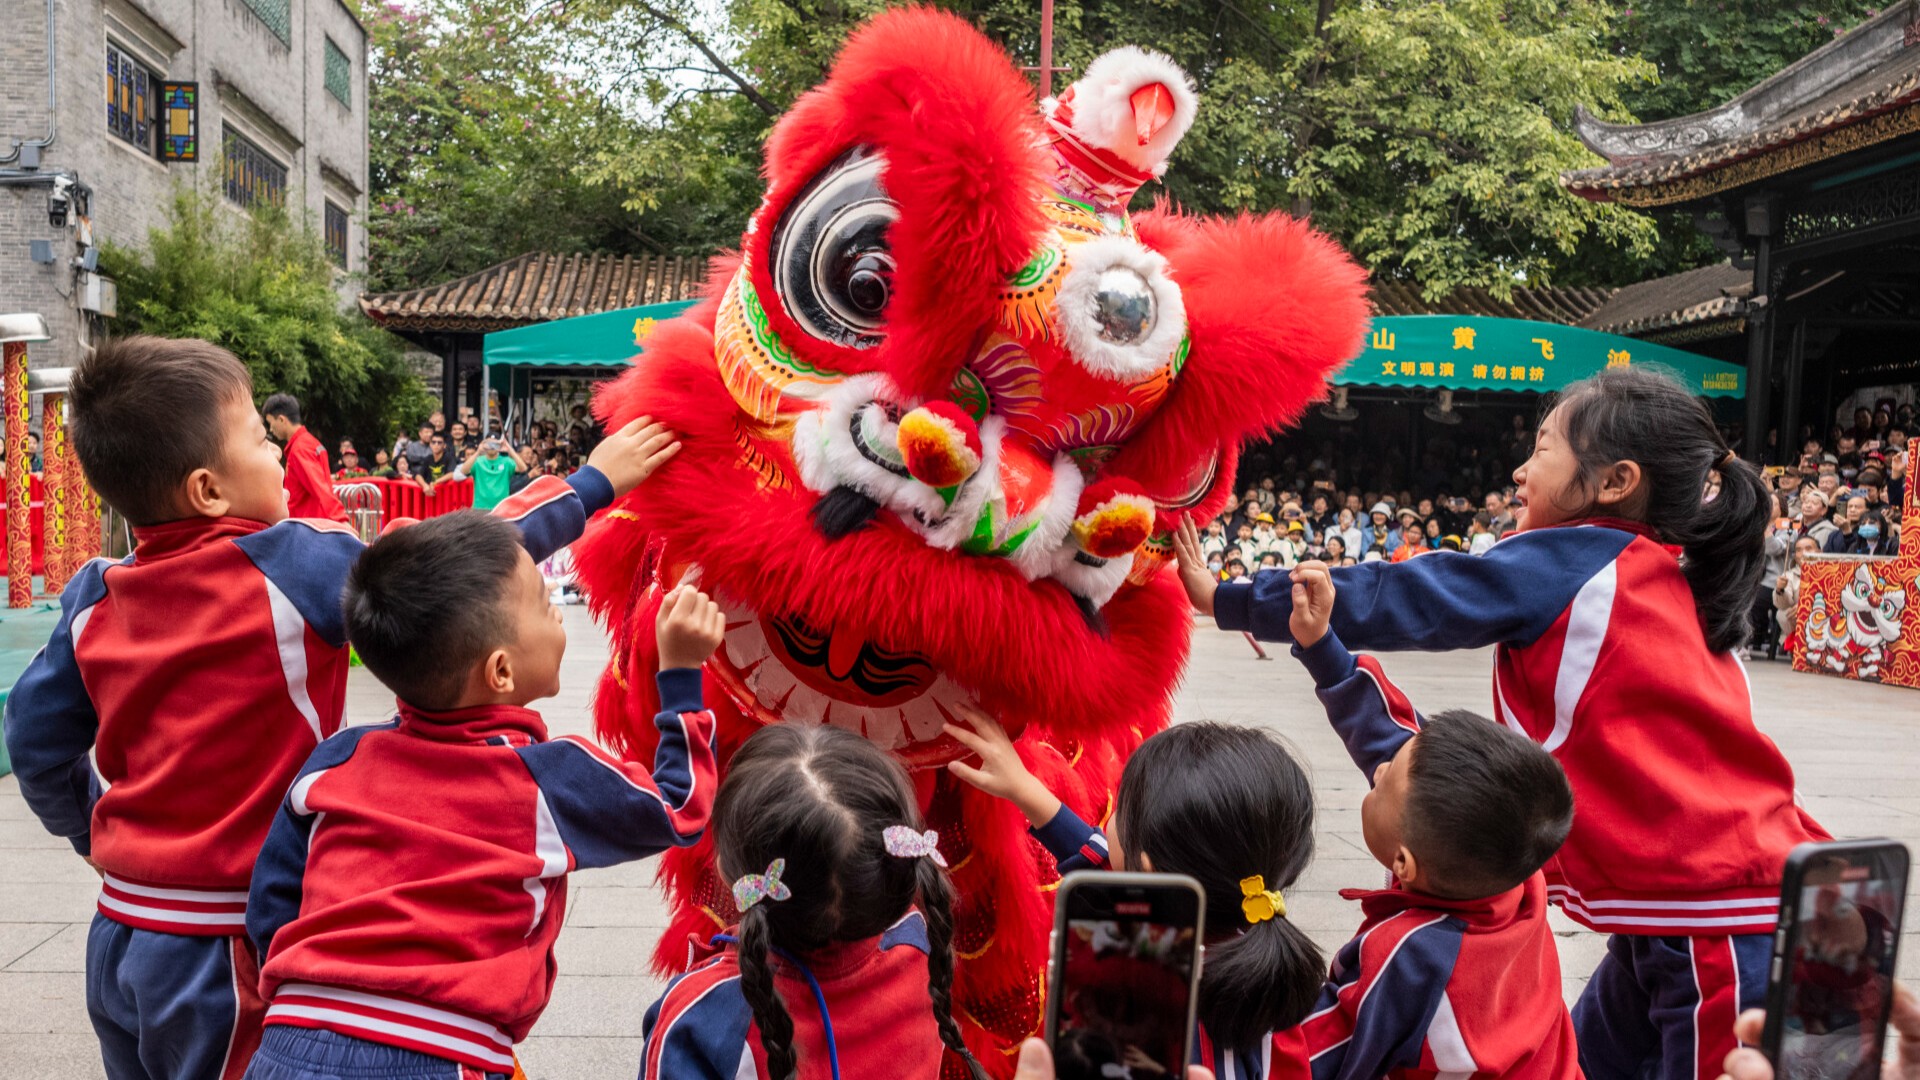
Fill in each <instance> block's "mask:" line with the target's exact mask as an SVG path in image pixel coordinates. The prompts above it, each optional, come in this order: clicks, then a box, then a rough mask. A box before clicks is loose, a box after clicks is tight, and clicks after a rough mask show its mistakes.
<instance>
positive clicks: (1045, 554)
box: [996, 454, 1087, 581]
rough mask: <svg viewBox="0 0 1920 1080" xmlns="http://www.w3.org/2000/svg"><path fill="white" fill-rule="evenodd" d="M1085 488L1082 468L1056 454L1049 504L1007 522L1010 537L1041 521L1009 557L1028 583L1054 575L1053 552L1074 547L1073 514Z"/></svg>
mask: <svg viewBox="0 0 1920 1080" xmlns="http://www.w3.org/2000/svg"><path fill="white" fill-rule="evenodd" d="M996 475H997V474H996ZM1086 485H1087V482H1086V480H1085V479H1084V478H1083V477H1082V476H1081V475H1080V466H1078V465H1075V464H1074V463H1073V459H1072V458H1070V457H1068V456H1067V455H1065V454H1056V455H1054V458H1053V488H1052V490H1050V491H1048V492H1047V501H1046V504H1045V505H1043V506H1040V507H1037V508H1036V509H1035V511H1034V512H1030V513H1027V514H1024V515H1022V516H1021V517H1020V518H1018V519H1016V520H1012V521H1008V522H1007V528H1006V534H1007V535H1008V536H1011V535H1013V534H1014V533H1016V532H1018V531H1020V528H1021V527H1022V526H1024V525H1025V524H1026V523H1027V522H1029V521H1032V520H1033V519H1034V517H1035V516H1036V515H1037V516H1038V517H1039V519H1040V523H1039V525H1037V526H1036V527H1035V528H1034V530H1033V532H1032V534H1031V535H1029V536H1028V537H1027V539H1026V540H1025V542H1023V543H1022V544H1021V545H1020V546H1019V547H1018V548H1016V549H1014V552H1013V554H1012V555H1011V556H1009V559H1010V561H1012V563H1013V565H1014V566H1015V567H1016V568H1017V569H1019V571H1020V572H1021V573H1022V574H1024V575H1026V578H1027V580H1028V581H1038V580H1039V579H1041V578H1043V577H1046V576H1047V575H1048V574H1051V573H1052V572H1053V567H1054V555H1053V553H1054V552H1055V551H1056V550H1058V549H1059V547H1060V545H1062V544H1066V545H1069V546H1071V545H1072V544H1073V537H1072V536H1071V535H1069V532H1070V530H1071V529H1072V528H1073V512H1074V510H1076V509H1077V508H1078V507H1079V505H1080V492H1081V491H1082V490H1083V489H1084V488H1085V487H1086ZM996 539H1000V538H998V537H996Z"/></svg>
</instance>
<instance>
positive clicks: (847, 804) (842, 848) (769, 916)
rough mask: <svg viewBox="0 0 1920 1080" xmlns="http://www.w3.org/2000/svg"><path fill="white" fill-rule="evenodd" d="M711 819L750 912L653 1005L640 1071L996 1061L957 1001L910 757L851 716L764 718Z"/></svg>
mask: <svg viewBox="0 0 1920 1080" xmlns="http://www.w3.org/2000/svg"><path fill="white" fill-rule="evenodd" d="M713 836H714V846H715V854H716V859H717V861H718V865H719V869H720V873H721V875H722V876H723V877H724V878H725V879H727V880H730V881H732V882H733V898H734V904H735V906H736V907H737V908H739V909H740V911H741V916H740V921H739V923H738V924H737V925H735V926H734V927H731V928H729V929H728V930H727V931H726V932H724V933H721V934H716V935H714V936H713V937H712V938H711V939H710V940H709V941H708V942H707V943H706V946H705V948H707V949H711V950H713V953H712V955H711V956H709V957H708V958H706V959H704V960H699V961H697V962H696V963H695V964H694V965H693V966H692V967H691V969H690V970H689V971H687V972H686V973H685V974H683V975H680V976H678V977H677V978H675V979H674V980H673V982H671V983H669V984H668V986H667V990H666V993H665V994H664V995H663V996H662V997H661V999H660V1000H659V1001H657V1002H655V1003H654V1005H653V1006H652V1007H651V1008H650V1009H648V1010H647V1015H646V1019H645V1022H644V1031H645V1034H646V1057H645V1061H644V1063H643V1065H642V1067H641V1070H640V1075H641V1080H662V1078H664V1080H698V1078H714V1080H720V1078H728V1080H731V1078H733V1077H737V1076H755V1077H760V1078H762V1080H787V1078H799V1080H842V1078H843V1077H844V1078H848V1080H852V1078H860V1077H881V1076H884V1077H898V1078H901V1080H934V1078H935V1077H938V1076H940V1075H941V1072H942V1063H943V1059H945V1060H946V1061H948V1062H950V1063H952V1064H953V1065H956V1066H959V1067H960V1068H961V1069H962V1070H964V1072H965V1073H966V1074H969V1075H971V1076H973V1077H974V1078H976V1080H979V1078H981V1077H984V1075H985V1074H984V1073H983V1072H982V1071H981V1069H980V1066H979V1064H978V1062H976V1061H975V1060H974V1058H973V1056H972V1054H971V1053H970V1052H969V1051H968V1049H967V1047H966V1044H965V1043H964V1042H962V1040H961V1035H960V1027H959V1025H958V1024H957V1023H955V1022H954V1018H953V1007H952V1001H951V994H952V988H953V886H952V885H951V883H950V882H949V881H948V879H947V873H946V860H945V859H944V858H942V857H941V855H940V850H939V837H938V836H937V835H936V834H935V833H933V832H932V831H930V830H927V829H926V827H925V823H924V822H923V821H922V820H921V817H920V812H919V809H918V804H917V802H916V800H915V798H914V794H913V787H912V785H911V783H910V782H909V780H908V779H907V774H906V772H905V770H904V769H902V768H901V766H900V765H899V764H898V763H897V762H895V761H894V760H893V759H892V758H891V757H889V756H887V754H886V753H885V752H883V751H881V750H880V749H878V748H877V747H875V746H874V745H873V744H872V743H871V742H868V741H867V740H866V739H863V738H861V737H860V736H858V735H855V734H852V733H851V732H847V731H843V730H841V729H839V728H835V727H830V726H825V725H821V726H808V725H800V724H774V725H770V726H768V727H764V728H762V729H760V730H759V731H757V732H755V733H754V734H753V736H752V737H751V738H749V739H747V741H746V742H745V743H743V744H742V745H741V747H740V749H739V751H738V752H737V753H735V754H734V756H733V760H732V762H731V763H730V765H729V771H728V773H727V777H726V780H725V781H724V782H722V783H721V785H720V790H719V793H718V794H717V796H716V797H715V802H714V817H713ZM699 949H700V947H699V946H696V950H699ZM929 1006H931V1007H929ZM949 1055H952V1056H949ZM949 1075H952V1073H951V1071H950V1072H949Z"/></svg>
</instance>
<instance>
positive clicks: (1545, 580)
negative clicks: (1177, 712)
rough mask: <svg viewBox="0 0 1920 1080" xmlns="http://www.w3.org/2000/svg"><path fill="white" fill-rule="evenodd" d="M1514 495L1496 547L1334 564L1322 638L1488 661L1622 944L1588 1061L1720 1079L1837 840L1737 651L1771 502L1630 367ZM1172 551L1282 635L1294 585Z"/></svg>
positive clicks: (1190, 539)
mask: <svg viewBox="0 0 1920 1080" xmlns="http://www.w3.org/2000/svg"><path fill="white" fill-rule="evenodd" d="M1514 481H1515V483H1516V484H1518V485H1519V492H1518V496H1517V500H1518V502H1519V504H1520V506H1521V522H1520V524H1521V530H1522V531H1520V532H1518V533H1516V534H1514V535H1512V536H1509V537H1508V538H1507V539H1505V540H1502V541H1501V542H1500V543H1498V544H1496V545H1495V546H1494V547H1493V548H1492V550H1490V551H1488V552H1487V553H1486V554H1484V555H1466V554H1460V553H1453V552H1440V553H1437V554H1434V555H1429V556H1426V557H1424V558H1419V559H1415V560H1413V561H1412V562H1409V563H1402V564H1397V565H1387V564H1363V565H1360V566H1353V567H1342V568H1340V569H1337V570H1334V571H1333V580H1334V583H1335V584H1336V585H1337V586H1338V587H1339V590H1340V601H1339V604H1338V606H1337V607H1336V608H1335V610H1334V612H1333V623H1332V625H1333V628H1334V629H1335V630H1336V631H1337V632H1338V633H1339V635H1340V637H1341V638H1342V639H1344V640H1345V641H1346V642H1347V643H1348V644H1349V645H1353V646H1357V647H1362V648H1371V649H1435V650H1437V649H1461V648H1476V647H1480V646H1485V645H1494V646H1495V652H1494V678H1493V691H1494V694H1493V696H1494V710H1495V712H1494V715H1495V717H1496V718H1497V719H1499V720H1500V721H1502V722H1503V723H1505V724H1506V725H1507V726H1508V727H1510V728H1512V729H1513V730H1515V731H1518V732H1521V733H1523V734H1525V735H1527V736H1529V737H1531V738H1532V739H1534V740H1535V741H1537V742H1539V743H1540V744H1541V745H1542V746H1544V747H1545V748H1546V749H1547V750H1548V751H1549V752H1551V753H1552V754H1553V755H1554V757H1555V758H1557V759H1558V760H1559V761H1560V763H1561V765H1562V766H1564V767H1565V769H1566V771H1567V778H1568V780H1569V781H1570V782H1571V783H1572V784H1573V791H1574V796H1575V798H1576V799H1577V800H1578V804H1579V814H1578V815H1577V816H1576V817H1575V819H1574V823H1573V830H1572V832H1571V833H1569V834H1568V837H1567V842H1566V844H1565V845H1564V846H1563V847H1562V849H1561V851H1560V854H1559V855H1558V856H1556V857H1555V859H1554V860H1553V862H1551V863H1549V864H1548V866H1547V885H1548V893H1549V895H1550V896H1551V897H1552V898H1553V900H1554V901H1555V902H1556V903H1558V904H1560V905H1561V906H1562V908H1563V909H1564V910H1565V911H1566V913H1567V914H1568V915H1569V916H1571V917H1572V918H1573V919H1574V920H1575V921H1577V922H1580V923H1582V924H1583V925H1585V926H1587V927H1589V928H1591V929H1594V930H1600V931H1608V932H1612V933H1613V935H1614V936H1613V938H1612V940H1611V941H1609V943H1608V949H1607V957H1606V958H1605V959H1604V960H1602V961H1601V963H1600V965H1599V967H1598V968H1596V969H1595V971H1594V973H1593V978H1592V979H1591V980H1590V981H1589V982H1588V984H1587V989H1586V991H1585V993H1584V994H1583V995H1582V996H1581V998H1580V1001H1579V1002H1578V1003H1577V1004H1576V1005H1575V1007H1574V1011H1573V1017H1574V1027H1575V1031H1576V1033H1577V1034H1578V1036H1579V1043H1580V1064H1581V1068H1582V1069H1583V1070H1584V1071H1585V1072H1586V1074H1587V1075H1588V1076H1589V1077H1591V1078H1592V1080H1629V1078H1636V1077H1640V1076H1643V1075H1647V1074H1649V1073H1650V1074H1652V1075H1654V1076H1657V1077H1660V1078H1663V1080H1714V1078H1715V1077H1716V1076H1718V1074H1719V1068H1720V1062H1721V1060H1722V1059H1723V1058H1725V1057H1726V1055H1727V1053H1728V1052H1729V1051H1731V1050H1732V1049H1733V1048H1734V1037H1733V1020H1734V1017H1735V1015H1736V1014H1737V1013H1738V1012H1739V1011H1740V1010H1741V1009H1744V1008H1749V1007H1755V1006H1758V1005H1759V1004H1760V1002H1761V999H1762V997H1763V996H1764V992H1765V987H1766V982H1767V971H1766V967H1767V959H1768V954H1769V951H1770V942H1769V940H1768V939H1769V937H1770V935H1771V933H1772V931H1773V929H1774V924H1775V921H1776V917H1777V914H1778V908H1779V893H1780V877H1781V872H1782V869H1783V867H1784V865H1785V862H1786V856H1787V852H1788V851H1790V850H1791V849H1792V848H1793V847H1794V846H1795V845H1797V844H1800V843H1803V842H1806V841H1810V840H1824V839H1827V838H1828V834H1827V832H1826V831H1825V830H1824V829H1822V828H1821V827H1820V826H1819V824H1818V823H1816V822H1815V821H1814V820H1813V819H1812V818H1811V817H1809V816H1808V815H1807V814H1806V813H1805V812H1804V811H1803V810H1801V809H1800V807H1799V806H1798V805H1797V804H1796V803H1795V801H1794V791H1793V770H1792V769H1791V768H1790V767H1789V766H1788V765H1787V762H1786V759H1785V758H1784V757H1782V756H1781V754H1780V751H1779V748H1778V747H1776V746H1774V744H1773V742H1772V740H1770V739H1768V738H1767V737H1766V736H1765V735H1763V734H1761V733H1760V732H1759V730H1758V729H1756V728H1755V727H1754V723H1753V701H1752V693H1751V690H1750V688H1749V686H1748V683H1747V677H1746V671H1745V669H1744V668H1743V667H1742V666H1741V664H1740V661H1739V659H1738V657H1737V656H1736V655H1735V654H1734V652H1733V650H1734V649H1736V648H1737V647H1738V646H1739V645H1740V644H1741V643H1742V642H1744V641H1745V640H1746V635H1747V629H1748V623H1747V610H1748V608H1749V607H1750V606H1751V598H1752V596H1753V589H1754V583H1755V582H1756V581H1757V580H1758V579H1759V574H1760V571H1761V569H1762V567H1763V562H1764V558H1765V554H1764V551H1763V543H1762V540H1763V537H1764V536H1765V529H1766V523H1767V520H1768V518H1769V517H1770V516H1771V514H1772V504H1771V503H1770V501H1769V499H1768V496H1767V492H1766V487H1765V484H1764V483H1763V482H1762V480H1761V478H1760V475H1759V472H1758V471H1757V470H1756V469H1755V468H1754V467H1753V466H1751V465H1749V464H1747V463H1745V462H1742V461H1740V460H1739V459H1738V458H1736V457H1735V456H1734V455H1733V452H1732V451H1731V450H1729V449H1727V448H1726V445H1725V443H1723V442H1722V441H1721V439H1720V435H1719V432H1718V431H1717V430H1716V429H1715V427H1714V425H1713V417H1712V415H1711V414H1710V413H1709V412H1708V411H1707V409H1706V407H1705V406H1704V405H1703V404H1701V403H1700V402H1699V401H1698V400H1697V399H1695V398H1694V397H1692V396H1691V395H1690V394H1689V393H1688V392H1687V390H1686V388H1685V387H1682V386H1681V385H1679V384H1678V383H1676V382H1674V381H1672V380H1671V379H1668V378H1665V377H1664V376H1661V375H1658V374H1655V373H1652V372H1648V371H1644V370H1641V369H1638V368H1631V367H1628V368H1618V369H1610V370H1608V371H1605V372H1603V373H1601V374H1600V375H1596V376H1594V377H1593V378H1590V379H1587V380H1585V381H1584V382H1580V383H1576V384H1575V385H1573V386H1572V387H1569V388H1568V390H1567V391H1566V393H1565V395H1564V396H1563V397H1562V398H1561V401H1560V403H1559V404H1558V405H1557V406H1556V407H1555V408H1554V410H1553V411H1552V412H1551V413H1549V414H1548V415H1547V417H1546V418H1545V419H1544V420H1543V421H1542V422H1541V424H1540V428H1539V431H1538V433H1537V436H1536V441H1535V445H1534V452H1533V456H1532V457H1531V458H1529V459H1528V461H1527V462H1526V464H1524V465H1522V466H1521V467H1520V468H1519V469H1517V470H1515V472H1514ZM1176 546H1177V547H1178V550H1179V555H1180V559H1181V569H1180V576H1181V580H1182V581H1183V583H1184V584H1185V585H1186V587H1187V592H1188V595H1189V596H1190V597H1191V598H1192V599H1193V601H1194V604H1195V606H1196V607H1197V608H1198V609H1199V610H1201V611H1202V612H1207V613H1211V614H1213V616H1214V618H1215V621H1216V622H1217V623H1218V624H1219V625H1220V627H1221V628H1222V629H1229V630H1246V631H1249V632H1251V633H1252V634H1254V635H1255V636H1256V637H1261V638H1265V639H1267V640H1271V641H1285V640H1288V637H1289V631H1288V619H1289V617H1290V615H1291V612H1292V608H1293V600H1292V596H1291V590H1292V587H1293V586H1292V583H1291V582H1290V581H1289V580H1288V578H1287V577H1286V576H1284V575H1278V574H1263V575H1261V576H1260V577H1258V578H1256V579H1254V580H1253V581H1252V582H1250V583H1244V584H1233V585H1226V586H1219V585H1217V584H1216V583H1215V582H1214V581H1213V580H1212V579H1211V576H1210V575H1208V574H1206V573H1205V572H1204V571H1205V563H1204V561H1202V559H1203V556H1201V555H1200V552H1199V542H1198V537H1197V536H1196V535H1194V533H1193V530H1192V529H1191V528H1185V529H1183V530H1182V531H1181V535H1180V537H1179V538H1178V540H1177V541H1176Z"/></svg>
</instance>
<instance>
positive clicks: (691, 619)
mask: <svg viewBox="0 0 1920 1080" xmlns="http://www.w3.org/2000/svg"><path fill="white" fill-rule="evenodd" d="M653 636H654V640H655V641H656V642H657V643H658V644H659V647H660V670H661V671H668V670H671V669H673V668H697V667H699V666H700V665H701V664H704V663H706V662H707V657H709V656H712V655H713V651H714V650H715V649H718V648H719V647H720V641H721V639H722V638H724V637H726V636H727V614H726V612H724V611H721V610H720V605H719V604H716V603H714V602H713V601H712V600H711V599H709V598H708V597H707V594H706V593H703V592H701V591H700V590H699V589H696V588H694V587H692V586H691V585H680V586H676V587H675V588H674V590H673V591H672V592H670V593H668V594H667V597H666V599H664V600H662V601H660V616H659V618H657V619H655V620H654V623H653Z"/></svg>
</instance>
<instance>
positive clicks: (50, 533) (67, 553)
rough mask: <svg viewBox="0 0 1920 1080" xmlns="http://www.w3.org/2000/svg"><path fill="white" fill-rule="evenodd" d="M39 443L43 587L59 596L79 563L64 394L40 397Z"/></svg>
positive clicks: (51, 593)
mask: <svg viewBox="0 0 1920 1080" xmlns="http://www.w3.org/2000/svg"><path fill="white" fill-rule="evenodd" d="M40 447H41V451H40V460H41V466H40V482H41V486H42V487H43V488H45V489H46V493H47V511H46V519H45V520H46V525H45V526H44V527H45V529H46V543H45V550H46V566H45V569H44V570H43V571H42V572H43V573H44V574H45V576H46V585H45V587H44V589H43V591H44V592H45V594H46V595H48V596H59V595H60V590H61V589H63V588H65V587H66V584H67V579H68V578H70V577H72V576H73V572H74V570H75V569H77V568H78V566H79V562H78V561H77V560H75V558H74V548H73V518H74V511H76V510H78V509H79V507H78V505H76V504H75V503H74V501H73V495H74V491H73V486H72V484H71V481H70V477H71V475H72V471H73V465H74V462H73V455H72V453H71V447H70V446H69V445H68V443H67V395H65V394H48V395H46V396H45V397H43V398H41V399H40Z"/></svg>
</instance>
